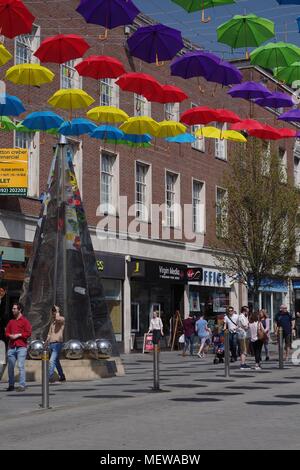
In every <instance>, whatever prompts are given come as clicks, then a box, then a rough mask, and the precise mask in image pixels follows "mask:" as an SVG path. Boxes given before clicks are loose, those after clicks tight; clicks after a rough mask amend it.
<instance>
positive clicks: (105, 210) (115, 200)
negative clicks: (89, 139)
mask: <svg viewBox="0 0 300 470" xmlns="http://www.w3.org/2000/svg"><path fill="white" fill-rule="evenodd" d="M103 155H105V156H107V157H110V158H111V160H112V165H111V173H109V176H110V177H111V190H110V195H109V199H110V200H109V201H103V198H102V195H103V192H102V191H103V182H102V181H103V180H102V175H103V173H105V172H104V171H103V170H102V162H103ZM100 205H101V213H102V214H104V215H113V216H116V215H117V214H118V211H119V154H116V153H112V152H109V151H107V150H106V149H100Z"/></svg>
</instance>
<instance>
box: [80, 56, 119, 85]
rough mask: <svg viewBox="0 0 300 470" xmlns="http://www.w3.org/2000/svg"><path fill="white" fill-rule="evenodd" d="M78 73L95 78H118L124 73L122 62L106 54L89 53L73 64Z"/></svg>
mask: <svg viewBox="0 0 300 470" xmlns="http://www.w3.org/2000/svg"><path fill="white" fill-rule="evenodd" d="M75 68H76V70H77V72H78V73H79V75H81V76H83V77H90V78H95V79H96V80H100V79H101V78H118V77H119V76H120V75H123V74H124V73H125V69H124V66H123V64H122V63H121V62H120V61H119V60H117V59H115V58H114V57H110V56H107V55H91V56H90V57H87V58H86V59H84V60H83V61H82V62H80V63H79V64H77V65H75Z"/></svg>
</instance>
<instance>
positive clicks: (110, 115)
mask: <svg viewBox="0 0 300 470" xmlns="http://www.w3.org/2000/svg"><path fill="white" fill-rule="evenodd" d="M87 117H88V118H89V119H92V120H93V121H96V122H105V123H107V124H108V123H109V124H117V123H118V122H125V121H127V120H128V119H129V116H128V114H127V113H125V111H123V110H122V109H119V108H116V107H115V106H97V107H96V108H92V109H90V110H89V111H88V112H87Z"/></svg>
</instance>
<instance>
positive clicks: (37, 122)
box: [22, 111, 64, 131]
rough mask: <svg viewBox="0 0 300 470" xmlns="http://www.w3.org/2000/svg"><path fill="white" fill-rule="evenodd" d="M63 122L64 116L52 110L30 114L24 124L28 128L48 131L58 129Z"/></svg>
mask: <svg viewBox="0 0 300 470" xmlns="http://www.w3.org/2000/svg"><path fill="white" fill-rule="evenodd" d="M63 122H64V120H63V118H62V117H60V116H59V115H58V114H55V113H53V112H52V111H36V112H34V113H31V114H28V115H27V116H26V118H25V119H24V121H23V123H22V124H23V126H25V127H27V128H28V129H34V130H39V131H47V130H49V129H57V128H58V127H60V126H61V125H62V124H63Z"/></svg>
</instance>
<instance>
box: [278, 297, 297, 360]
mask: <svg viewBox="0 0 300 470" xmlns="http://www.w3.org/2000/svg"><path fill="white" fill-rule="evenodd" d="M274 321H275V334H276V335H278V334H279V328H280V327H281V328H282V332H283V339H284V350H285V355H284V358H283V360H284V361H287V360H288V358H289V354H290V350H291V347H292V332H293V329H294V327H295V322H294V320H293V317H292V315H291V314H290V313H289V312H288V309H287V306H286V305H281V306H280V311H279V312H278V313H277V315H276V316H275V318H274Z"/></svg>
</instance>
